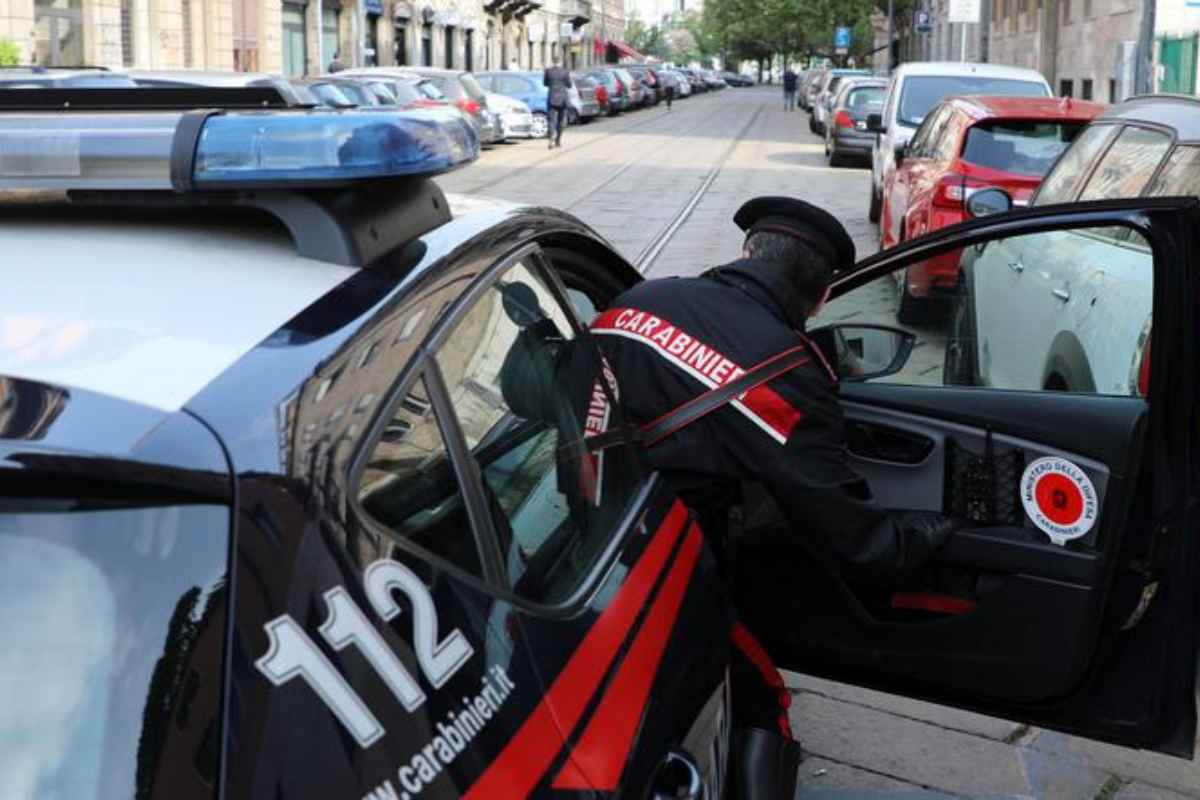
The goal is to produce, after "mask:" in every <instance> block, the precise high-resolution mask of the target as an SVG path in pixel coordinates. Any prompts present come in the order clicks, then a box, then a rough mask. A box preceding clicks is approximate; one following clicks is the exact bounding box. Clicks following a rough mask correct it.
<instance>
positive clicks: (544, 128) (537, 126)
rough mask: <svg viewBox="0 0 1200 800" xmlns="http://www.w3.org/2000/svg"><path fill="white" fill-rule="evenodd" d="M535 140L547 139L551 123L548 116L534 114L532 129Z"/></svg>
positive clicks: (538, 113)
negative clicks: (547, 118)
mask: <svg viewBox="0 0 1200 800" xmlns="http://www.w3.org/2000/svg"><path fill="white" fill-rule="evenodd" d="M531 131H532V133H533V138H535V139H545V138H546V136H547V134H549V133H550V123H549V122H548V121H547V120H546V115H545V114H542V113H540V112H536V111H535V112H534V114H533V128H532V129H531Z"/></svg>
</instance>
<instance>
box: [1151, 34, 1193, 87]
mask: <svg viewBox="0 0 1200 800" xmlns="http://www.w3.org/2000/svg"><path fill="white" fill-rule="evenodd" d="M1196 40H1197V36H1196V35H1192V36H1185V37H1182V38H1179V39H1170V38H1166V37H1163V38H1161V39H1159V40H1158V48H1159V49H1158V63H1159V64H1161V65H1162V68H1163V69H1162V77H1161V78H1160V79H1159V81H1158V91H1160V92H1176V93H1179V94H1195V93H1196Z"/></svg>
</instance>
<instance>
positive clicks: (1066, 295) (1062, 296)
mask: <svg viewBox="0 0 1200 800" xmlns="http://www.w3.org/2000/svg"><path fill="white" fill-rule="evenodd" d="M1050 294H1052V295H1054V296H1055V297H1057V298H1058V299H1059V300H1062V301H1063V302H1064V303H1065V302H1067V301H1068V300H1070V299H1071V293H1070V292H1068V291H1067V290H1066V289H1051V290H1050Z"/></svg>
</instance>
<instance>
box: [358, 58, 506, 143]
mask: <svg viewBox="0 0 1200 800" xmlns="http://www.w3.org/2000/svg"><path fill="white" fill-rule="evenodd" d="M380 75H397V76H404V75H420V76H421V77H423V78H428V79H429V81H431V82H432V83H433V84H434V85H435V86H437V88H438V90H439V91H440V92H441V93H442V94H443V95H445V96H446V100H447V101H449V102H450V103H451V104H452V105H454V106H457V107H458V109H459V110H460V111H462V112H463V113H464V114H466V115H467V118H468V119H470V120H471V123H472V124H473V125H474V126H475V130H476V131H477V132H478V133H479V141H480V142H482V143H483V144H493V143H495V142H498V141H500V129H499V126H498V125H497V124H496V118H495V115H494V114H492V113H490V112H489V111H488V106H487V96H486V93H485V92H484V90H483V88H482V87H481V86H480V85H479V82H478V81H476V80H475V76H474V75H472V74H471V73H470V72H467V71H465V70H460V69H436V68H434V67H358V68H355V69H348V70H343V71H342V72H339V73H338V77H357V76H365V77H370V76H380Z"/></svg>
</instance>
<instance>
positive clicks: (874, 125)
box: [867, 114, 887, 133]
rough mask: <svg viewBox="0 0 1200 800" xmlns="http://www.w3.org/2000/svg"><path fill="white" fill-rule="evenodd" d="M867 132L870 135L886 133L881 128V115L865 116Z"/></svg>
mask: <svg viewBox="0 0 1200 800" xmlns="http://www.w3.org/2000/svg"><path fill="white" fill-rule="evenodd" d="M867 130H868V131H870V132H871V133H887V131H885V130H884V128H883V114H867Z"/></svg>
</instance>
